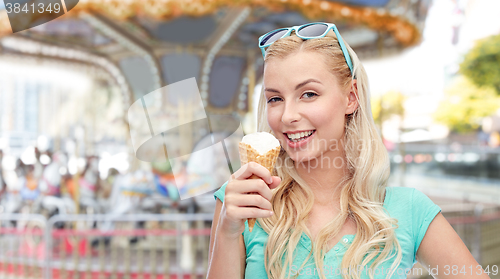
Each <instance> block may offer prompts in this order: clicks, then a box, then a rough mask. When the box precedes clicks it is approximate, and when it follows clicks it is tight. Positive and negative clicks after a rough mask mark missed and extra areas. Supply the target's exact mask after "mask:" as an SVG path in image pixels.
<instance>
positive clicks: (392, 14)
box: [0, 0, 431, 114]
mask: <svg viewBox="0 0 500 279" xmlns="http://www.w3.org/2000/svg"><path fill="white" fill-rule="evenodd" d="M66 1H68V0H66ZM72 1H73V2H74V0H72ZM430 2H431V0H413V1H402V0H343V1H333V0H331V1H327V0H237V1H235V0H145V1H132V0H80V1H79V2H78V4H77V5H76V6H75V5H72V7H71V9H70V10H67V14H65V15H64V16H61V17H60V18H58V19H57V20H54V21H49V22H47V23H45V24H42V25H38V26H36V27H34V28H31V29H28V30H25V31H21V32H17V33H15V34H12V29H11V26H10V23H9V19H8V16H7V13H6V11H5V10H3V11H2V12H0V36H2V38H1V39H0V40H1V46H2V49H1V51H2V55H17V56H31V57H36V59H40V57H43V58H45V59H56V60H60V61H63V62H64V63H77V64H82V65H87V66H92V67H97V68H100V69H101V70H102V69H104V70H105V71H106V72H107V73H108V77H111V78H112V79H114V80H115V81H116V83H117V84H118V85H119V87H120V88H121V90H122V92H123V95H124V102H125V103H127V104H128V105H127V106H126V108H128V106H129V105H130V104H131V103H132V102H133V101H134V100H135V99H137V98H140V97H142V96H143V95H144V94H147V93H149V92H152V91H153V90H155V89H157V88H160V87H162V86H164V85H166V84H171V83H173V82H176V81H180V80H183V79H187V78H190V77H193V76H194V77H196V79H197V81H198V84H199V86H200V93H201V96H202V99H203V101H204V102H205V104H206V105H207V106H206V107H207V110H208V111H209V112H213V113H219V114H224V113H231V112H234V111H238V112H246V111H248V110H249V109H250V107H249V105H248V104H249V103H251V102H250V101H249V99H250V97H251V96H248V95H249V94H248V92H253V86H254V85H255V84H256V83H257V82H258V77H259V76H260V74H261V66H262V57H261V54H260V51H259V49H258V47H257V39H258V37H259V36H260V35H262V34H264V33H266V32H268V31H269V30H272V29H275V28H279V27H283V26H293V25H300V24H303V23H306V22H311V21H325V22H334V23H335V24H336V25H337V27H338V29H339V31H340V33H341V34H342V36H343V38H344V40H346V41H347V42H348V43H349V44H350V45H351V46H352V47H353V48H354V49H355V50H356V51H357V53H358V55H359V56H360V58H361V59H363V58H370V57H379V56H381V55H384V54H391V53H396V52H399V51H401V50H402V49H404V48H406V47H409V46H412V45H415V44H417V43H418V42H419V41H420V39H421V34H422V29H423V26H424V21H425V18H426V14H427V10H428V8H429V5H430ZM66 4H67V3H66ZM33 20H35V19H33ZM36 20H38V21H39V22H43V19H40V18H37V19H36ZM101 72H102V71H101ZM250 95H251V94H250Z"/></svg>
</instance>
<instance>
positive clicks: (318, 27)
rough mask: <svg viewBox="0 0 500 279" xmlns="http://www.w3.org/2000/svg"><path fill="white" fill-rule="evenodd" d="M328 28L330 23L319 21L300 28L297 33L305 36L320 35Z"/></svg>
mask: <svg viewBox="0 0 500 279" xmlns="http://www.w3.org/2000/svg"><path fill="white" fill-rule="evenodd" d="M327 28H328V25H326V24H321V23H317V24H311V25H307V26H304V27H302V28H300V29H299V31H298V32H297V33H298V34H299V35H300V36H304V37H318V36H321V35H323V33H325V31H326V29H327Z"/></svg>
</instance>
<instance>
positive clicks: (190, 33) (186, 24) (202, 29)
mask: <svg viewBox="0 0 500 279" xmlns="http://www.w3.org/2000/svg"><path fill="white" fill-rule="evenodd" d="M137 21H138V22H139V23H140V24H141V25H142V26H143V27H144V28H145V29H146V30H147V32H148V33H149V34H150V35H151V37H152V38H154V39H156V40H157V41H161V42H168V43H174V44H181V45H182V44H196V43H199V42H203V41H204V40H206V39H208V38H210V36H211V35H212V34H213V32H214V31H215V30H216V28H217V21H216V19H215V17H214V16H213V15H206V16H202V17H186V16H183V17H179V18H175V19H172V20H170V21H158V20H155V19H153V18H148V17H140V18H138V19H137Z"/></svg>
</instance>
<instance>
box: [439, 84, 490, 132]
mask: <svg viewBox="0 0 500 279" xmlns="http://www.w3.org/2000/svg"><path fill="white" fill-rule="evenodd" d="M499 108H500V96H499V95H497V94H496V92H495V90H493V89H492V88H490V87H477V86H476V85H475V84H474V83H473V82H472V81H470V80H469V79H468V78H466V77H464V76H459V77H457V78H456V79H455V80H454V81H453V83H452V85H451V86H450V87H449V88H448V90H446V92H445V98H444V100H443V101H441V103H440V105H439V108H438V109H437V111H436V112H435V113H434V120H435V121H436V122H440V123H442V124H444V125H446V126H448V128H449V129H450V130H452V131H455V132H458V133H467V132H471V131H474V130H476V129H477V128H479V127H480V125H481V120H482V119H483V118H484V117H486V116H489V115H492V114H493V113H495V111H496V110H497V109H499Z"/></svg>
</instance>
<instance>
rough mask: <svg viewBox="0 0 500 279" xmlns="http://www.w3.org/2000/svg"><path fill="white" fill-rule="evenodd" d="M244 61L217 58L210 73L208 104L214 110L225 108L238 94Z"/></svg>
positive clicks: (243, 59)
mask: <svg viewBox="0 0 500 279" xmlns="http://www.w3.org/2000/svg"><path fill="white" fill-rule="evenodd" d="M245 64H246V60H245V58H243V57H229V56H219V57H217V58H215V61H214V63H213V67H212V70H211V72H210V75H209V76H210V85H209V88H210V91H209V92H210V94H209V104H210V106H212V107H214V108H221V109H223V108H227V107H229V106H230V105H231V104H232V103H233V99H234V96H235V95H236V94H238V92H239V86H240V82H241V79H242V75H243V74H244V72H245Z"/></svg>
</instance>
